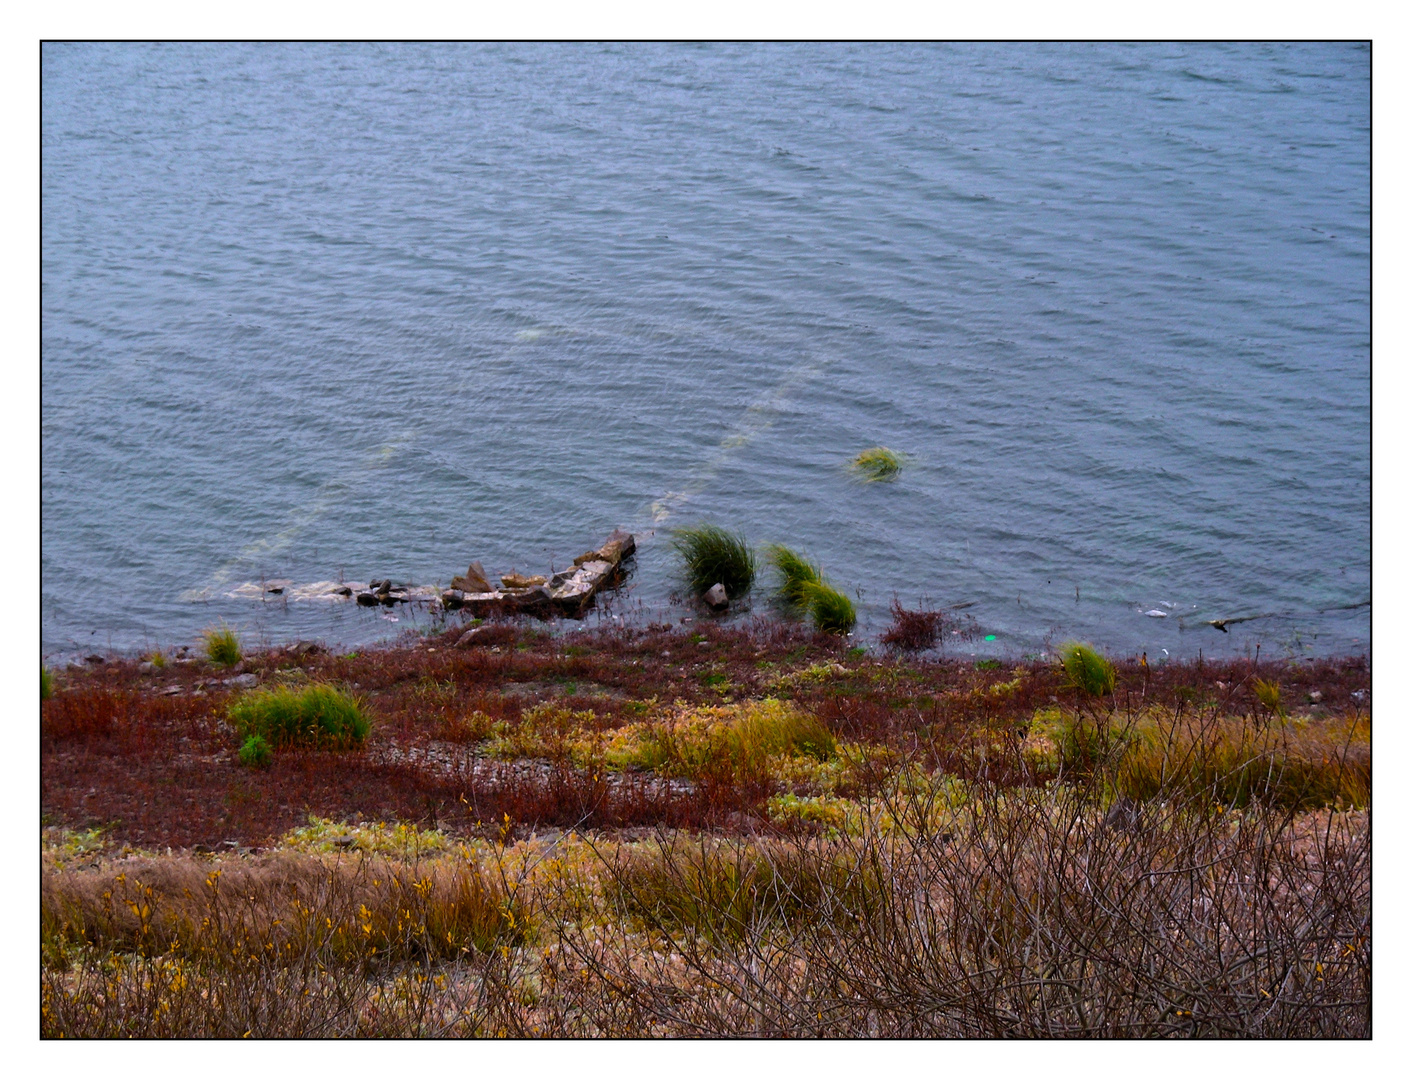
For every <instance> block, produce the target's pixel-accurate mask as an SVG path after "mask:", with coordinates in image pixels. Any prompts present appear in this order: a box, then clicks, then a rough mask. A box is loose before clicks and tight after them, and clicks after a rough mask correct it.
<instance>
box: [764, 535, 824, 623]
mask: <svg viewBox="0 0 1412 1080" xmlns="http://www.w3.org/2000/svg"><path fill="white" fill-rule="evenodd" d="M767 556H768V558H769V560H770V562H771V564H772V565H773V566H774V568H775V569H776V570H778V571H779V573H780V579H781V580H780V585H779V587H778V588H777V589H776V590H775V595H776V597H777V598H778V599H779V601H780V603H781V604H782V605H783V606H784V607H785V608H787V609H789V610H791V611H799V610H801V609H803V608H804V607H806V606H807V604H808V597H807V595H806V593H805V586H807V585H817V584H819V583H820V582H822V581H823V575H822V574H821V573H820V571H819V567H818V564H817V563H815V562H813V561H812V560H811V559H808V558H806V557H805V556H803V555H800V554H799V553H798V552H796V551H793V550H791V549H790V548H787V547H785V546H784V545H783V544H771V545H770V546H769V548H768V549H767Z"/></svg>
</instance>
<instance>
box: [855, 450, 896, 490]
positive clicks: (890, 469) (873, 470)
mask: <svg viewBox="0 0 1412 1080" xmlns="http://www.w3.org/2000/svg"><path fill="white" fill-rule="evenodd" d="M853 471H854V472H856V473H857V474H858V475H859V476H861V477H862V478H863V479H864V480H867V481H870V482H871V481H874V480H892V479H894V478H895V477H896V476H897V474H898V473H900V472H901V471H902V455H900V454H898V453H897V452H896V451H895V450H889V449H888V448H887V447H886V446H874V447H873V448H872V449H870V450H864V451H863V452H862V453H861V454H859V455H858V456H857V457H856V458H854V459H853Z"/></svg>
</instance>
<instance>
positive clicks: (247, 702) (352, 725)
mask: <svg viewBox="0 0 1412 1080" xmlns="http://www.w3.org/2000/svg"><path fill="white" fill-rule="evenodd" d="M229 716H230V720H231V722H232V723H233V724H235V727H236V730H237V731H239V732H240V733H241V734H242V735H244V736H246V737H249V736H259V737H261V738H262V739H264V740H265V741H266V742H268V743H269V744H270V745H271V746H273V747H276V748H278V747H283V746H304V747H313V748H318V749H326V750H346V749H351V748H354V747H358V746H362V745H363V742H364V740H366V739H367V737H368V733H369V732H370V731H371V730H372V723H371V722H370V721H369V720H368V718H367V716H366V715H365V714H364V712H363V706H362V703H361V702H360V701H359V700H358V699H357V698H355V697H353V696H351V695H349V694H345V693H343V692H342V691H341V690H338V689H337V688H335V687H332V686H329V685H327V684H324V683H315V684H313V685H310V686H305V687H303V688H302V689H295V688H294V687H289V686H279V687H274V688H273V689H269V690H256V691H254V692H252V693H249V694H246V695H244V696H243V697H241V698H240V699H239V700H238V701H236V702H235V703H234V704H233V705H231V707H230V710H229Z"/></svg>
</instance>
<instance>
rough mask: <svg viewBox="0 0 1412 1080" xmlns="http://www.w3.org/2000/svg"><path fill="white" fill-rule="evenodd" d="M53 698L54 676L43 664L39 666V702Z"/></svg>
mask: <svg viewBox="0 0 1412 1080" xmlns="http://www.w3.org/2000/svg"><path fill="white" fill-rule="evenodd" d="M53 696H54V676H53V675H50V674H49V669H48V668H47V667H45V666H44V665H43V664H40V665H39V700H40V701H48V700H49V699H50V698H51V697H53Z"/></svg>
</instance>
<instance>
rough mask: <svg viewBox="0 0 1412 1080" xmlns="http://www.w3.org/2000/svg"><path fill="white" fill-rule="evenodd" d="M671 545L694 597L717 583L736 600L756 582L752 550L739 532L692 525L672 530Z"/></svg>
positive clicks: (716, 527)
mask: <svg viewBox="0 0 1412 1080" xmlns="http://www.w3.org/2000/svg"><path fill="white" fill-rule="evenodd" d="M672 547H674V548H675V549H676V551H677V554H678V555H680V556H681V557H682V561H683V562H684V563H685V564H686V578H687V582H688V583H689V584H690V586H691V590H692V592H694V593H695V594H696V595H697V596H700V595H701V594H702V593H704V592H706V590H708V589H709V588H711V586H712V585H715V584H717V583H718V582H719V583H720V584H721V585H724V586H725V589H726V596H728V597H729V598H730V599H732V600H735V599H736V598H738V597H741V596H744V595H745V594H746V593H748V592H749V591H750V587H751V586H752V585H754V584H755V553H754V552H753V551H751V550H750V545H749V544H747V543H746V541H745V537H744V536H742V535H741V534H740V533H732V532H727V531H726V530H725V529H723V528H721V527H720V526H719V525H693V526H689V527H687V528H683V529H676V530H675V531H673V533H672Z"/></svg>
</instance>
